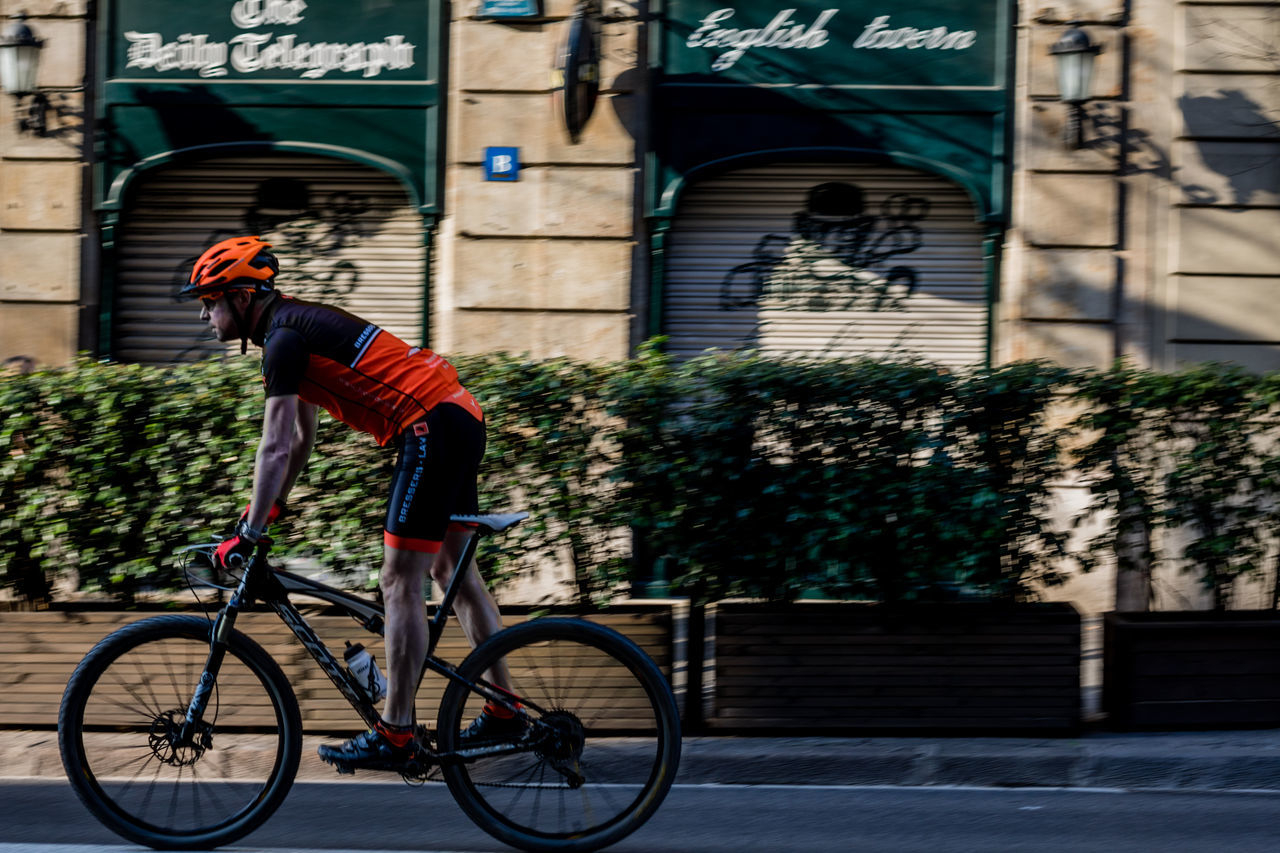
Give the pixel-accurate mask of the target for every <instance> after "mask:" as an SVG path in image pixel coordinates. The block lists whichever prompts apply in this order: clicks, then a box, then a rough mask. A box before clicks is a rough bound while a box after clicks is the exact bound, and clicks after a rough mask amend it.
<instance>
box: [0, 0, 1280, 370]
mask: <svg viewBox="0 0 1280 853" xmlns="http://www.w3.org/2000/svg"><path fill="white" fill-rule="evenodd" d="M0 10H2V11H3V13H4V14H5V15H6V16H12V15H15V14H17V13H18V12H19V11H24V12H25V13H26V14H27V24H28V25H29V26H30V27H31V28H32V30H34V31H35V32H36V34H37V35H38V36H39V37H40V38H41V39H42V40H43V43H44V46H43V48H42V50H41V59H40V77H39V80H38V86H39V88H40V89H41V91H43V92H44V93H45V95H46V97H47V100H48V109H47V110H46V111H45V118H46V122H47V126H46V128H45V129H44V131H43V132H42V133H35V132H32V131H31V130H29V129H22V128H20V127H19V126H18V118H19V117H20V116H22V115H25V110H26V109H27V105H28V104H29V98H28V99H24V100H22V101H19V100H18V99H17V98H15V97H11V96H9V95H6V96H4V97H3V98H0V187H3V197H4V202H5V203H4V206H3V208H0V359H9V358H15V357H22V358H26V359H30V360H32V361H34V362H35V363H36V364H45V365H54V364H63V363H67V362H68V361H70V360H71V359H72V358H74V356H75V354H76V353H77V352H81V351H84V352H90V353H93V354H95V355H97V356H101V357H107V358H113V359H117V360H121V361H151V362H165V361H174V360H183V359H189V358H195V357H200V356H202V355H206V354H208V353H209V352H211V351H214V350H215V345H214V343H213V342H211V341H210V340H208V338H207V336H206V334H205V332H204V330H203V328H202V327H201V324H200V323H199V321H198V319H196V318H195V316H194V315H195V312H194V311H193V310H192V309H191V307H190V306H189V305H182V304H179V303H176V302H175V301H174V299H173V294H174V292H175V290H176V288H177V286H178V284H179V283H180V281H181V280H182V278H183V276H184V275H185V272H186V269H187V268H188V267H189V264H190V262H191V261H192V259H193V258H194V257H195V255H196V254H197V253H198V252H199V251H200V249H201V248H202V247H203V246H206V245H208V244H209V243H210V242H212V241H214V240H216V239H218V238H220V237H224V236H227V235H230V234H233V233H243V232H254V233H261V234H262V235H263V236H264V237H265V238H266V239H268V240H269V241H271V242H272V243H273V244H274V245H275V246H276V247H277V248H278V250H279V252H280V254H281V258H282V263H283V270H282V273H283V275H282V284H284V285H285V286H286V287H287V288H288V289H289V290H290V291H292V292H295V293H298V294H299V295H302V296H310V297H315V298H321V299H327V300H330V301H335V302H339V303H341V304H343V305H345V306H347V307H348V308H350V309H351V310H354V311H356V312H357V313H361V314H364V315H366V316H368V317H369V318H370V319H373V320H375V321H377V322H380V323H382V324H384V325H386V326H387V327H388V328H390V329H392V330H393V331H395V332H396V333H398V334H401V335H402V336H405V337H406V338H408V339H411V340H415V341H420V342H425V343H428V344H429V345H431V346H434V347H436V348H438V349H441V350H443V351H446V352H450V351H479V350H486V349H492V348H493V347H495V346H501V347H502V348H504V349H508V350H511V351H515V352H528V353H530V354H532V355H534V356H551V355H571V356H575V357H581V358H587V359H618V358H625V357H627V356H628V355H629V353H631V352H632V351H633V350H634V347H635V346H636V345H637V344H638V343H639V342H640V341H642V340H644V339H645V338H647V337H649V336H651V335H655V334H661V335H665V336H667V338H668V344H667V346H668V347H669V348H670V349H671V351H673V352H675V353H676V354H678V355H680V356H681V357H684V356H688V355H692V354H695V353H697V352H700V351H702V350H704V349H706V348H708V347H743V346H750V347H756V348H759V349H761V350H764V351H766V352H775V353H784V354H794V353H803V354H811V355H823V354H826V355H849V354H881V353H890V352H911V353H916V354H919V355H922V356H924V357H926V358H930V359H933V360H935V361H938V362H940V363H942V364H946V365H950V366H965V365H977V364H985V363H1001V362H1005V361H1009V360H1013V359H1019V358H1049V359H1053V360H1055V361H1059V362H1061V363H1064V364H1069V365H1095V366H1101V365H1105V364H1107V363H1109V362H1110V361H1111V360H1112V359H1113V358H1115V357H1116V356H1119V355H1126V356H1129V357H1131V358H1133V359H1134V360H1135V361H1136V362H1137V363H1139V364H1142V365H1146V366H1151V367H1155V368H1158V369H1171V368H1174V367H1176V366H1177V365H1179V364H1182V363H1187V362H1195V361H1204V360H1226V361H1235V362H1239V363H1241V364H1245V365H1247V366H1249V367H1251V368H1255V369H1272V368H1276V367H1280V343H1278V341H1280V338H1277V336H1276V335H1275V334H1274V333H1273V332H1272V331H1271V327H1272V325H1273V324H1274V320H1275V319H1280V318H1278V317H1277V315H1278V314H1280V307H1278V304H1277V301H1276V300H1274V299H1272V298H1270V297H1269V296H1268V294H1269V288H1270V287H1271V286H1273V285H1274V282H1275V277H1276V268H1277V263H1276V261H1277V249H1275V248H1274V247H1273V241H1272V239H1271V235H1272V233H1273V232H1274V230H1275V229H1274V227H1273V225H1274V224H1275V220H1276V217H1277V210H1278V209H1280V208H1278V207H1277V204H1276V201H1277V197H1278V196H1277V194H1278V193H1280V189H1278V187H1280V182H1278V181H1277V180H1276V178H1277V174H1278V173H1280V166H1277V163H1278V162H1280V160H1277V157H1276V154H1277V151H1280V149H1278V148H1277V146H1278V145H1280V143H1278V142H1277V133H1276V129H1275V127H1276V126H1275V119H1276V116H1275V115H1274V113H1275V111H1276V110H1277V105H1276V104H1273V103H1272V102H1273V101H1275V98H1276V96H1275V94H1274V87H1273V86H1272V85H1271V83H1272V81H1273V80H1274V79H1275V77H1276V74H1277V71H1278V70H1280V65H1278V63H1280V60H1277V56H1280V52H1278V50H1277V48H1278V46H1280V34H1278V31H1277V30H1278V24H1280V6H1278V4H1276V3H1274V2H1219V0H1212V2H1210V0H1196V1H1195V2H1169V1H1168V0H1128V2H1122V0H1069V2H1061V3H1058V4H1056V5H1052V6H1050V5H1046V4H1029V3H1017V2H1012V0H976V1H975V2H972V3H967V4H954V3H949V2H942V0H908V2H903V3H896V4H892V6H891V7H890V6H886V5H885V4H876V3H873V2H870V0H866V2H863V0H857V2H851V3H842V4H832V3H829V2H825V0H815V1H814V2H810V0H792V2H789V3H785V4H783V3H777V2H774V0H648V2H647V3H646V2H643V0H640V1H639V2H621V0H605V2H593V3H589V4H587V3H584V4H581V5H579V4H575V3H573V2H571V0H542V2H540V3H539V2H524V0H520V2H510V0H458V2H454V3H452V4H450V3H448V2H446V0H413V2H406V0H370V2H368V3H364V4H361V5H360V6H359V7H358V9H357V7H352V6H351V4H348V3H340V2H337V0H309V2H305V3H304V2H300V0H224V2H216V3H211V4H203V5H193V4H189V3H177V2H169V0H148V1H147V2H142V0H99V2H96V3H89V2H87V0H24V2H16V0H4V2H3V3H0ZM575 12H577V14H575ZM513 14H514V15H515V16H510V15H513ZM1069 26H1078V27H1081V28H1083V29H1084V30H1085V31H1086V32H1087V33H1088V34H1089V37H1090V38H1091V40H1092V41H1093V42H1094V43H1095V44H1097V45H1100V46H1101V52H1100V53H1099V54H1098V57H1097V62H1096V66H1095V71H1094V79H1093V87H1092V92H1091V95H1092V98H1091V100H1090V101H1089V102H1088V103H1087V104H1085V106H1084V108H1083V114H1084V120H1083V145H1082V146H1081V147H1079V148H1072V147H1069V146H1068V145H1067V144H1065V143H1064V141H1063V124H1064V122H1065V121H1066V120H1067V117H1068V116H1069V113H1070V109H1069V107H1068V105H1066V104H1063V103H1061V102H1060V101H1059V100H1058V95H1059V89H1058V82H1057V80H1056V78H1055V66H1054V59H1053V57H1052V56H1051V55H1050V48H1051V46H1052V45H1053V43H1054V42H1055V41H1056V40H1057V39H1058V38H1059V37H1060V36H1061V35H1062V34H1063V32H1064V31H1066V30H1067V29H1068V27H1069ZM566 57H568V61H566ZM566 80H567V81H568V83H569V85H568V86H562V83H564V82H565V81H566ZM584 118H585V121H584Z"/></svg>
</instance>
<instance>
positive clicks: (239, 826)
mask: <svg viewBox="0 0 1280 853" xmlns="http://www.w3.org/2000/svg"><path fill="white" fill-rule="evenodd" d="M210 630H211V626H210V623H209V622H208V621H207V620H205V619H202V618H200V617H198V616H176V615H172V616H159V617H156V618H153V619H145V620H142V621H141V622H135V623H134V624H132V625H128V626H126V627H124V628H121V629H120V630H119V631H116V632H115V633H113V634H111V635H110V636H108V637H106V638H105V639H103V640H102V642H100V643H98V645H97V646H95V647H94V648H93V650H92V651H90V652H89V654H88V655H86V656H85V659H84V660H83V661H81V663H80V665H79V667H77V668H76V671H75V673H74V674H73V675H72V676H71V680H70V681H69V682H68V683H67V690H66V693H65V694H64V695H63V697H62V710H61V713H60V714H59V717H58V742H59V746H60V747H61V750H62V763H63V767H64V768H65V769H66V771H67V778H68V779H70V780H71V785H72V787H74V788H75V790H76V793H77V794H78V795H79V796H80V799H81V800H82V801H83V802H84V804H85V805H86V806H87V807H88V808H89V810H90V811H91V812H93V814H94V815H95V816H96V817H97V818H98V819H99V820H101V821H102V823H103V824H105V825H106V826H107V827H108V828H110V829H111V830H112V831H114V832H116V833H118V834H119V835H122V836H124V837H125V838H127V839H129V840H131V841H135V842H137V843H139V844H145V845H147V846H149V847H155V848H157V849H177V848H186V849H190V848H210V847H217V846H219V845H223V844H229V843H231V842H233V841H235V840H237V839H239V838H242V837H243V836H245V835H247V834H248V833H250V832H252V831H253V830H254V829H256V828H257V827H258V826H259V825H261V824H262V822H263V821H265V820H266V819H267V818H268V817H269V816H270V815H271V814H272V813H273V812H274V811H275V810H276V809H277V808H278V807H279V805H280V803H281V802H282V801H283V800H284V797H285V795H286V794H287V793H288V792H289V788H290V786H291V785H292V784H293V778H294V775H295V774H296V773H297V770H298V760H299V757H300V756H301V751H302V734H301V732H302V721H301V718H300V716H299V712H298V703H297V700H296V698H295V697H294V695H293V691H292V689H291V688H290V687H289V682H288V680H287V679H286V678H285V676H284V673H283V672H281V671H280V667H279V666H278V665H277V664H276V663H275V661H273V660H272V659H271V658H270V657H269V656H268V655H267V653H266V652H265V651H263V649H262V647H261V646H259V645H258V644H257V643H254V642H253V641H252V640H250V639H249V638H248V637H246V636H245V635H243V634H241V633H240V632H238V631H231V632H229V633H228V637H227V653H226V656H225V658H224V660H223V663H222V668H221V670H220V671H219V673H218V678H217V682H216V685H215V686H214V688H213V692H212V694H211V696H210V699H209V704H208V708H207V710H206V711H205V714H204V719H203V720H201V721H199V723H197V724H196V726H194V727H187V726H185V725H184V724H185V715H186V709H187V705H188V703H189V702H190V701H191V697H192V695H193V693H194V692H195V689H196V686H197V685H198V684H200V681H201V676H202V674H203V673H204V670H205V663H206V660H207V658H208V655H209V637H210ZM184 728H186V729H187V733H186V735H185V736H184V733H183V729H184Z"/></svg>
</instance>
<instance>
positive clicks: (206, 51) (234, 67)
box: [96, 0, 448, 241]
mask: <svg viewBox="0 0 1280 853" xmlns="http://www.w3.org/2000/svg"><path fill="white" fill-rule="evenodd" d="M446 6H447V3H446V2H445V0H368V1H367V2H363V3H351V2H350V0H305V2H304V0H212V2H203V3H192V2H189V0H105V2H104V3H103V12H102V14H101V15H100V16H99V43H100V44H101V45H102V46H103V50H102V53H101V56H102V58H101V60H100V74H99V79H100V81H101V82H100V84H99V93H98V94H99V97H98V98H97V99H96V100H97V104H98V109H99V121H100V123H101V127H102V129H103V134H102V137H103V156H102V157H101V166H100V170H101V174H100V175H99V180H98V181H97V185H98V186H99V187H100V188H102V189H101V190H100V194H99V198H98V206H99V209H100V210H102V211H103V212H104V224H105V225H106V226H107V228H108V230H109V228H110V225H111V223H112V222H114V217H115V216H116V215H117V212H118V211H119V209H120V206H121V204H122V203H123V199H124V197H125V191H126V189H127V186H128V184H129V183H130V182H131V181H132V180H133V178H135V177H137V176H138V175H140V174H143V173H145V172H146V171H147V170H149V169H151V168H154V167H158V166H164V165H166V164H168V163H171V162H175V161H178V160H191V159H201V158H207V157H218V156H234V155H237V154H250V153H261V152H263V151H276V152H298V153H312V154H321V155H327V156H332V157H339V158H345V159H349V160H354V161H357V162H363V163H365V164H367V165H370V166H374V167H376V168H379V169H382V170H384V171H386V172H389V173H391V174H393V175H395V176H396V177H397V178H398V179H400V181H401V182H402V183H403V184H404V185H405V187H406V189H407V190H408V192H409V194H410V196H411V198H413V199H414V201H415V203H416V204H417V205H418V207H419V209H420V210H421V211H422V213H423V214H424V216H427V217H433V216H435V215H438V213H439V209H440V202H441V186H442V181H441V163H440V157H439V152H440V151H442V150H443V120H442V116H441V110H440V103H441V93H440V91H439V81H440V78H441V63H442V62H443V60H444V52H445V50H444V48H445V43H446V41H445V38H446V37H445V33H446V28H447V24H448V14H447V12H446V11H445V7H446ZM105 239H107V240H108V241H109V240H110V238H109V236H108V237H106V238H105Z"/></svg>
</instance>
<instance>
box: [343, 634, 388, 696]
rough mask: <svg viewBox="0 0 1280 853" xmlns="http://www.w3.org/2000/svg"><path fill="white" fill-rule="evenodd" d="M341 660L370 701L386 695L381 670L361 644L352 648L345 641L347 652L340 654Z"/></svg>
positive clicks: (348, 641) (349, 643)
mask: <svg viewBox="0 0 1280 853" xmlns="http://www.w3.org/2000/svg"><path fill="white" fill-rule="evenodd" d="M342 659H343V660H345V661H346V662H347V669H348V670H349V671H350V672H351V674H352V675H353V676H355V679H356V683H357V684H359V685H360V689H361V690H363V691H364V692H365V693H366V694H367V695H368V696H369V699H370V700H371V701H374V702H377V701H378V700H379V699H381V698H382V697H383V696H386V695H387V679H386V678H385V677H384V676H383V675H382V670H380V669H378V662H377V661H375V660H374V659H373V655H371V654H369V652H368V651H367V650H366V649H365V647H364V646H363V645H362V644H360V643H356V644H355V645H354V646H353V645H351V641H350V640H347V650H346V651H345V652H343V653H342Z"/></svg>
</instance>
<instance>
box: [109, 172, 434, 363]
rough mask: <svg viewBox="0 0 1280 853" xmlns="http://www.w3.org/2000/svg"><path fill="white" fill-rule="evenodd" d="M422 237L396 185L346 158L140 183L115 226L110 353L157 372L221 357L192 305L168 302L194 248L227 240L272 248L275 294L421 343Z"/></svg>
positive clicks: (164, 176) (158, 176)
mask: <svg viewBox="0 0 1280 853" xmlns="http://www.w3.org/2000/svg"><path fill="white" fill-rule="evenodd" d="M422 227H423V226H422V218H421V216H420V215H419V214H418V213H417V211H416V210H415V209H414V208H413V206H412V205H411V203H410V200H409V198H408V195H407V193H406V192H405V190H404V188H403V186H402V185H401V184H400V183H399V182H398V181H397V180H396V179H395V178H393V177H391V176H390V175H388V174H386V173H384V172H381V171H378V170H376V169H373V168H371V167H368V166H363V165H359V164H356V163H352V162H349V161H345V160H336V159H329V158H325V157H314V156H297V155H291V156H271V155H264V156H257V157H225V158H217V159H210V160H204V161H200V162H197V163H189V164H185V165H181V166H175V167H170V168H164V169H157V170H156V171H155V172H153V173H147V174H146V175H145V176H143V177H142V178H140V179H139V180H138V181H137V184H136V186H135V187H134V188H132V189H131V192H130V196H129V198H128V200H127V202H126V205H125V209H124V211H123V212H122V215H121V219H120V225H119V227H118V240H117V254H116V257H117V262H116V273H115V281H116V285H115V298H114V305H113V312H112V341H113V346H112V350H113V353H112V354H113V356H114V357H115V358H116V359H119V360H120V361H131V362H153V363H154V362H160V363H164V362H174V361H186V360H192V359H196V358H202V357H206V356H208V355H211V354H218V353H223V352H226V351H227V346H226V345H224V344H219V343H218V342H217V341H216V340H214V339H213V338H212V337H211V336H210V334H209V331H208V328H207V327H206V325H205V324H204V323H202V322H200V320H199V317H198V309H197V308H196V306H194V305H193V304H192V303H190V302H181V301H177V300H176V298H175V295H176V293H177V291H178V289H179V288H180V287H181V286H182V283H183V282H185V280H186V277H187V275H188V274H189V272H190V269H191V265H192V263H193V262H194V261H195V258H196V257H197V256H198V254H199V253H200V252H201V251H202V250H203V249H204V248H205V247H207V246H209V245H210V244H211V243H213V242H215V241H217V240H221V239H223V238H225V237H231V236H235V235H238V234H260V235H262V237H263V238H264V239H265V240H267V241H268V242H270V243H271V244H272V245H273V246H274V247H275V248H274V251H277V252H278V253H279V255H280V265H281V266H280V277H279V284H280V289H281V290H282V291H283V292H285V293H288V294H290V295H292V296H297V297H298V298H301V299H314V300H318V301H322V302H328V303H330V304H334V305H339V306H341V307H343V308H345V309H346V310H348V311H351V312H353V313H355V314H358V315H360V316H361V317H364V318H365V319H367V320H369V321H371V322H374V323H377V324H378V325H380V326H382V327H384V328H386V329H387V330H388V331H391V332H392V333H394V334H396V335H397V336H400V337H402V338H404V339H405V340H406V341H409V342H411V343H420V342H421V339H422V336H423V308H424V305H425V302H426V300H425V292H424V288H425V287H426V282H427V279H426V271H425V268H424V266H425V263H426V249H425V247H424V243H423V230H422ZM237 349H238V346H237Z"/></svg>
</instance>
